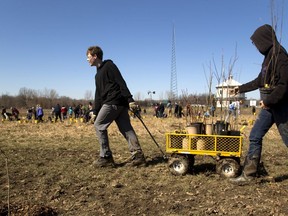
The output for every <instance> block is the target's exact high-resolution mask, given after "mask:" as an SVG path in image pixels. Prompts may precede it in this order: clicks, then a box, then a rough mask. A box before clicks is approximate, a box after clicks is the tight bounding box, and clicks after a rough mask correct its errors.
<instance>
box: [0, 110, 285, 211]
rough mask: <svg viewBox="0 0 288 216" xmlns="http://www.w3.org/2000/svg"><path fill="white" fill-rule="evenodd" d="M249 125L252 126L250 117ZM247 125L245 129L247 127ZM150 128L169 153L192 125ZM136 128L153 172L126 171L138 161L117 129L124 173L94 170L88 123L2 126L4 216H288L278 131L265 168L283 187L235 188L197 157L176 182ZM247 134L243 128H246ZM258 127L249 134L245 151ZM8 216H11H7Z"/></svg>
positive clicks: (270, 139)
mask: <svg viewBox="0 0 288 216" xmlns="http://www.w3.org/2000/svg"><path fill="white" fill-rule="evenodd" d="M242 118H243V119H242V120H243V121H244V120H245V118H246V119H250V118H252V117H251V116H246V117H245V116H243V117H242ZM242 120H240V121H239V122H241V121H242ZM144 122H145V124H146V125H147V127H148V128H149V129H150V131H151V133H152V134H153V135H154V137H155V139H156V140H157V142H158V143H159V145H160V147H161V148H162V149H163V151H165V136H164V134H165V132H169V131H173V130H178V129H183V128H185V125H186V121H185V119H175V118H171V119H168V118H167V119H157V118H154V117H152V116H151V115H149V116H146V118H144ZM132 124H133V126H134V129H135V131H136V132H137V135H138V137H139V140H140V142H141V145H142V148H143V150H144V152H145V155H146V157H147V161H148V164H149V166H148V167H144V168H130V167H126V166H122V165H124V162H125V160H126V159H127V158H128V157H129V156H130V155H129V152H128V147H127V144H126V141H125V139H124V138H123V137H122V136H121V135H120V133H119V131H118V129H117V127H116V125H115V124H112V125H111V127H110V128H109V135H110V141H111V148H112V150H113V153H114V157H115V161H116V162H117V163H118V164H119V166H118V168H116V169H106V168H104V169H95V168H94V167H93V166H91V164H92V162H93V160H94V159H95V158H96V157H97V155H98V153H99V147H98V142H97V139H96V136H95V131H94V128H93V125H90V124H84V123H73V124H69V123H67V122H65V123H60V122H59V123H43V124H34V123H23V124H19V123H17V122H4V123H1V124H0V133H1V137H0V149H1V151H2V152H4V153H5V155H6V158H7V159H8V167H9V179H10V182H9V183H8V181H7V172H6V168H5V167H6V165H5V157H4V156H3V154H0V167H1V170H0V200H1V203H0V204H1V205H0V212H2V215H5V210H6V213H7V196H8V186H9V187H10V194H9V198H10V204H9V206H10V212H12V213H13V214H12V215H57V214H58V215H210V214H219V215H235V214H236V215H286V214H288V208H287V207H285V206H286V204H287V201H288V198H287V197H288V181H287V180H286V179H287V177H288V171H287V165H288V162H287V150H286V147H285V146H284V145H283V144H282V141H281V139H280V137H279V134H278V132H277V130H276V128H275V127H273V128H272V129H271V130H270V131H269V132H268V134H267V136H266V137H265V139H264V143H265V145H264V148H263V161H264V165H265V167H266V169H267V170H268V172H269V173H270V174H271V175H273V176H274V177H275V180H276V182H266V181H264V180H263V179H259V180H258V181H257V182H256V183H254V184H252V185H247V186H242V187H239V186H234V185H231V184H230V183H229V182H228V181H227V180H226V179H223V178H221V177H220V176H218V175H217V174H215V168H214V164H215V163H214V160H213V159H212V158H211V157H205V156H204V157H202V156H201V157H200V156H199V157H198V156H196V162H195V167H194V169H193V170H192V172H191V173H189V174H187V175H186V176H173V175H171V173H170V172H169V170H168V169H167V164H166V161H165V160H163V158H162V155H161V152H160V151H159V149H158V148H157V146H156V145H155V143H153V141H152V139H151V138H150V137H149V135H148V133H147V131H146V130H145V129H144V127H143V125H142V124H141V122H140V121H139V120H138V119H132ZM240 126H241V125H240ZM250 129H251V126H247V127H246V128H245V129H244V132H245V134H246V138H245V139H244V140H245V142H244V146H243V147H244V151H245V150H246V149H247V144H248V140H247V136H248V135H249V132H250ZM3 212H4V213H3Z"/></svg>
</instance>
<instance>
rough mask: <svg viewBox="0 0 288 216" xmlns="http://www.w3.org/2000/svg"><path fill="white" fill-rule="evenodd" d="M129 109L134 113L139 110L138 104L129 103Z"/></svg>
mask: <svg viewBox="0 0 288 216" xmlns="http://www.w3.org/2000/svg"><path fill="white" fill-rule="evenodd" d="M129 108H130V109H131V110H132V111H134V110H135V109H136V108H137V105H136V103H135V102H130V103H129Z"/></svg>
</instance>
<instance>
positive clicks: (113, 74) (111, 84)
mask: <svg viewBox="0 0 288 216" xmlns="http://www.w3.org/2000/svg"><path fill="white" fill-rule="evenodd" d="M95 85H96V91H95V114H96V115H97V114H98V112H99V111H100V109H101V106H102V105H103V104H108V105H119V106H126V107H129V103H130V102H134V100H133V98H132V95H131V93H130V91H129V89H128V87H127V85H126V82H125V80H124V79H123V77H122V75H121V73H120V71H119V69H118V68H117V66H116V65H115V64H114V63H113V62H112V61H111V60H105V61H103V62H102V64H101V65H100V67H98V68H97V73H96V75H95Z"/></svg>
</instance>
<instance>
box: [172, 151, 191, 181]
mask: <svg viewBox="0 0 288 216" xmlns="http://www.w3.org/2000/svg"><path fill="white" fill-rule="evenodd" d="M168 168H169V170H170V172H171V173H172V174H173V175H178V176H179V175H185V174H186V173H187V172H188V169H189V159H188V157H185V156H181V155H177V156H172V157H171V158H169V160H168Z"/></svg>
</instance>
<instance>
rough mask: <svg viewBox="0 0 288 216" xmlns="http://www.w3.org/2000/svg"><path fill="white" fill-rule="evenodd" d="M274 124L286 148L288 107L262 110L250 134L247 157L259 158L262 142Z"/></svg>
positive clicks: (287, 141) (287, 144)
mask: <svg viewBox="0 0 288 216" xmlns="http://www.w3.org/2000/svg"><path fill="white" fill-rule="evenodd" d="M274 123H276V126H277V128H278V131H279V133H280V135H281V137H282V140H283V142H284V144H285V145H286V146H287V147H288V105H282V106H278V107H276V108H272V109H262V110H261V111H260V113H259V115H258V118H257V120H256V122H255V124H254V126H253V128H252V130H251V132H250V136H249V140H250V145H249V150H248V157H249V158H250V159H251V158H252V157H253V156H256V157H259V158H260V157H261V151H262V140H263V137H264V136H265V134H266V133H267V131H268V130H269V129H270V128H271V127H272V125H273V124H274Z"/></svg>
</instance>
